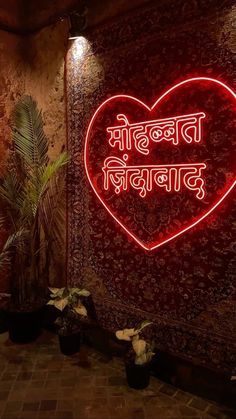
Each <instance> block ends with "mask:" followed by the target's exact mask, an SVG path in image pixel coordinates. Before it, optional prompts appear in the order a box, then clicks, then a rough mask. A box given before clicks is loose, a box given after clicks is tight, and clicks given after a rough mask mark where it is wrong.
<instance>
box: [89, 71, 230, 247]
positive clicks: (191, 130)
mask: <svg viewBox="0 0 236 419" xmlns="http://www.w3.org/2000/svg"><path fill="white" fill-rule="evenodd" d="M208 86H209V89H211V90H210V93H209V95H210V94H211V95H212V91H213V90H212V89H213V88H216V89H219V88H220V89H221V92H222V94H223V95H226V96H227V100H229V102H232V101H233V102H234V105H233V106H234V108H235V98H236V95H235V93H234V92H233V90H232V89H231V88H230V87H228V86H227V85H225V84H224V83H223V82H221V81H219V80H215V79H212V78H208V77H195V78H191V79H187V80H184V81H182V82H180V83H178V84H176V85H175V86H173V87H171V88H170V89H168V90H167V91H166V92H165V93H164V94H163V95H162V96H160V97H159V99H157V100H156V102H155V103H154V105H153V106H152V107H148V106H147V105H146V104H145V103H143V102H142V101H141V100H139V99H137V98H135V97H132V96H128V95H116V96H113V97H110V98H109V99H107V100H105V101H104V102H103V103H102V104H101V105H100V106H99V107H98V109H97V110H96V112H95V113H94V115H93V117H92V119H91V121H90V124H89V127H88V130H87V134H86V140H85V150H84V161H85V170H86V174H87V177H88V179H89V182H90V184H91V187H92V189H93V191H94V193H95V194H96V196H97V197H98V199H99V200H100V202H101V203H102V204H103V206H104V207H105V208H106V210H107V211H108V213H109V214H110V215H111V216H112V218H113V219H114V220H115V221H116V222H117V223H118V224H119V225H120V226H121V227H122V229H123V230H124V231H125V232H126V233H127V234H128V236H129V237H131V238H133V239H134V240H135V241H136V242H137V243H138V244H139V245H140V246H141V247H142V248H144V249H145V250H153V249H156V248H158V247H159V246H161V245H163V244H165V243H167V242H169V241H171V240H173V239H174V238H177V237H178V236H180V235H182V234H183V233H185V232H187V231H188V230H190V229H192V228H193V227H195V226H196V225H198V224H199V223H201V222H202V221H203V220H204V219H205V218H206V217H208V216H209V215H210V214H211V213H212V212H213V211H214V210H215V209H216V208H217V207H218V206H219V205H220V204H221V203H222V201H223V200H224V199H225V198H226V197H227V196H228V194H229V193H230V191H231V190H232V189H233V187H234V185H235V182H236V180H235V177H233V178H232V176H231V179H230V181H227V183H225V185H224V188H222V189H221V191H220V193H218V194H216V193H215V198H214V199H213V194H212V191H210V192H209V194H208V189H209V187H207V185H206V183H207V181H208V178H207V176H208V173H209V172H210V170H211V166H212V164H211V163H210V164H208V161H209V159H211V158H212V156H208V155H207V154H206V151H205V149H204V148H202V150H203V151H204V153H203V152H201V153H200V155H201V156H202V155H203V156H204V158H203V159H201V160H200V161H199V158H198V160H196V155H197V153H198V149H197V148H194V149H193V147H198V146H200V147H204V142H205V141H208V142H209V139H208V137H206V138H205V125H207V119H208V116H209V115H208V112H206V110H205V109H204V110H203V109H202V107H200V108H199V107H196V109H194V111H193V112H189V111H188V110H189V109H188V107H189V106H190V105H189V104H186V107H187V112H181V113H179V112H178V113H176V114H174V116H172V115H167V117H165V116H164V117H163V115H161V117H158V118H156V117H155V118H152V116H153V113H158V111H159V108H161V106H162V107H163V103H164V106H165V103H166V102H167V103H168V100H169V98H171V97H172V96H173V97H176V96H175V94H176V92H177V93H178V92H182V90H181V89H182V88H187V89H188V88H191V89H192V88H194V89H195V90H196V91H198V89H199V91H200V93H201V91H202V90H203V91H204V89H205V90H206V91H207V89H208ZM186 92H187V93H188V90H187V91H186ZM186 92H185V91H184V95H185V96H186V97H187V93H186ZM181 94H182V93H181ZM185 96H184V97H185ZM126 104H128V105H130V107H131V108H132V107H134V109H135V106H137V112H133V113H129V115H128V114H127V109H123V107H126ZM183 105H185V104H183ZM178 106H179V107H180V105H179V104H178ZM181 106H182V105H181ZM191 106H192V107H194V106H195V104H194V103H193V104H191ZM167 109H168V108H167ZM108 111H109V112H108ZM139 112H140V113H141V114H142V113H146V114H147V117H145V119H144V120H143V119H142V118H141V119H139V118H138V116H137V115H138V113H139ZM136 114H137V115H136ZM146 114H145V115H146ZM149 115H151V118H149ZM154 116H156V115H154ZM108 117H109V118H112V124H107V120H108V119H109V118H108ZM131 118H132V119H133V121H131ZM102 119H104V121H103V123H104V126H102V125H101V124H102V122H101V120H102ZM140 120H141V121H142V122H139V121H140ZM115 121H118V122H119V124H118V123H117V122H116V123H115ZM106 124H107V125H106ZM101 131H102V132H103V137H101V138H102V141H104V143H102V144H100V145H101V150H102V148H103V147H104V148H105V149H106V153H108V155H106V156H105V158H104V155H103V151H101V150H100V149H99V148H98V147H97V145H98V144H99V143H98V135H100V132H101ZM97 133H98V134H97ZM95 134H96V135H95ZM208 136H209V133H208ZM99 141H100V140H99ZM93 142H94V144H95V145H94V146H93ZM93 147H95V150H97V158H96V159H95V158H94V149H93ZM96 147H97V148H96ZM160 147H162V149H161V151H160V153H159V150H160ZM179 147H181V150H180V151H181V158H182V155H184V156H185V155H187V157H188V158H187V160H186V161H185V160H183V158H182V159H181V162H179V160H178V161H177V162H176V161H175V158H177V157H178V152H179V151H178V148H179ZM191 147H192V148H191ZM109 150H110V151H111V153H112V154H110V151H109ZM170 150H171V151H170ZM186 150H187V151H186ZM189 150H190V151H189ZM191 150H193V157H192V159H191ZM170 153H172V154H170ZM189 153H190V154H189ZM207 153H208V154H209V149H208V151H207ZM159 154H160V158H162V159H163V160H165V162H163V161H159ZM169 154H170V155H171V159H172V161H170V162H169V161H166V159H167V157H168V156H169ZM189 155H190V157H189ZM175 156H177V157H175ZM208 157H209V158H208ZM143 158H144V159H146V158H148V159H149V160H148V161H146V160H140V159H143ZM178 158H180V157H178ZM150 159H151V160H150ZM152 159H153V160H152ZM130 160H132V162H131V163H130ZM98 161H99V164H98ZM150 163H151V164H150ZM99 179H100V181H99ZM131 192H132V193H136V195H134V194H133V195H132V199H134V200H135V199H139V198H141V201H142V202H144V201H145V204H146V208H147V211H148V208H149V204H148V202H149V201H148V200H149V199H152V200H153V199H155V202H157V208H159V212H160V213H161V211H164V209H162V206H161V203H163V202H164V199H166V197H167V196H168V199H172V198H173V196H174V194H176V193H177V194H179V195H181V197H182V195H183V196H185V195H184V193H185V194H186V197H187V198H186V203H187V202H189V200H191V199H194V200H195V202H199V203H201V204H202V207H199V208H198V207H196V216H191V217H189V221H188V219H186V220H184V222H182V221H183V220H181V222H177V225H178V224H182V225H181V226H180V227H178V228H176V227H175V226H174V224H173V222H172V220H171V221H170V227H169V226H168V228H167V231H166V232H161V231H160V232H159V233H158V235H157V237H156V238H154V239H153V237H151V239H150V240H149V239H147V240H143V239H142V238H141V237H139V233H138V231H140V228H139V230H138V229H136V230H135V229H134V228H133V227H131V224H132V223H131V224H130V225H128V223H127V221H126V219H127V217H124V216H123V214H122V213H121V211H120V209H119V207H118V204H117V205H115V204H114V202H117V201H115V200H116V199H118V198H121V199H123V200H125V199H126V196H128V195H129V194H131ZM107 194H108V195H107ZM164 194H166V195H164ZM189 194H190V195H189ZM191 194H192V195H191ZM159 196H160V205H159V204H158V199H159ZM191 196H192V198H191ZM133 197H134V198H133ZM150 197H152V198H150ZM196 198H197V199H196ZM173 199H174V198H173ZM208 200H209V201H210V203H209V202H208ZM137 202H138V204H139V202H140V201H137ZM195 202H194V203H193V205H195V206H196V204H195ZM150 203H151V201H150ZM112 205H113V206H112ZM117 207H118V209H117ZM137 207H138V205H137ZM121 208H125V201H123V204H121ZM194 208H195V207H194ZM119 211H120V212H119ZM135 215H137V214H135ZM137 218H138V217H137V216H136V219H137ZM173 218H174V216H173ZM168 229H169V230H170V233H168ZM150 236H151V235H150Z"/></svg>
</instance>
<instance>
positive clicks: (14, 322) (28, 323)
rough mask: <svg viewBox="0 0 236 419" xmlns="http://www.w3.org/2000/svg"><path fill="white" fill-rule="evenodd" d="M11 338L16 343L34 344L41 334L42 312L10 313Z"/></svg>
mask: <svg viewBox="0 0 236 419" xmlns="http://www.w3.org/2000/svg"><path fill="white" fill-rule="evenodd" d="M8 325H9V338H10V340H11V341H12V342H14V343H28V342H32V341H34V340H35V339H37V337H38V336H39V334H40V328H41V322H40V311H39V310H36V311H30V312H17V311H15V312H14V311H12V312H9V313H8Z"/></svg>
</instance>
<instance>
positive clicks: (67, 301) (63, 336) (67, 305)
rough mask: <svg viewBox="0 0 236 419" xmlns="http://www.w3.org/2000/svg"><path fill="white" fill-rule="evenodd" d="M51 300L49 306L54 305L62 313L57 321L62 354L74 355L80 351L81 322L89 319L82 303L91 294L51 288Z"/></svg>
mask: <svg viewBox="0 0 236 419" xmlns="http://www.w3.org/2000/svg"><path fill="white" fill-rule="evenodd" d="M49 290H50V292H51V294H50V297H51V300H49V301H48V303H47V304H49V305H53V306H54V307H56V308H57V309H58V310H59V311H60V315H59V316H58V318H57V319H56V322H55V323H56V325H57V326H58V337H59V344H60V349H61V352H62V353H63V354H64V355H73V354H75V353H77V352H79V350H80V339H81V336H80V335H81V334H80V330H81V320H82V319H83V318H85V317H87V310H86V308H85V306H84V304H83V302H82V300H83V298H84V297H88V296H89V295H90V292H89V291H87V290H85V289H80V288H67V287H65V288H49Z"/></svg>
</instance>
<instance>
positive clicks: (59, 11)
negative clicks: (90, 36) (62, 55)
mask: <svg viewBox="0 0 236 419" xmlns="http://www.w3.org/2000/svg"><path fill="white" fill-rule="evenodd" d="M148 1H150V0H129V1H127V0H85V1H83V0H40V1H38V0H30V1H29V0H7V1H6V0H0V28H1V29H6V30H9V31H11V32H16V33H21V34H23V33H24V34H27V33H30V32H34V31H36V30H39V29H41V28H42V27H44V26H46V25H48V24H51V23H54V22H55V21H56V20H58V19H59V17H60V16H63V15H67V14H68V13H69V12H71V11H72V10H76V9H77V8H78V7H79V6H80V5H81V4H82V3H85V4H86V5H87V8H88V16H87V17H88V26H94V25H96V24H99V23H101V22H102V21H104V20H106V19H109V18H111V17H113V16H116V15H118V14H121V13H124V12H125V11H127V10H130V9H132V8H135V7H138V6H139V5H141V4H143V3H147V2H148Z"/></svg>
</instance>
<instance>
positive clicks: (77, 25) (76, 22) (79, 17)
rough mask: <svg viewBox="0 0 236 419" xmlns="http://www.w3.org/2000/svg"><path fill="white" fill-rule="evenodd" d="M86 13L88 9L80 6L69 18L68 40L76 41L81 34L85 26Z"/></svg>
mask: <svg viewBox="0 0 236 419" xmlns="http://www.w3.org/2000/svg"><path fill="white" fill-rule="evenodd" d="M87 12H88V9H87V7H86V6H85V5H81V7H80V8H79V9H76V10H75V11H74V12H72V13H71V15H70V16H69V23H70V30H69V39H77V38H78V37H80V36H81V35H82V33H83V31H84V30H85V29H86V26H87Z"/></svg>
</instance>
